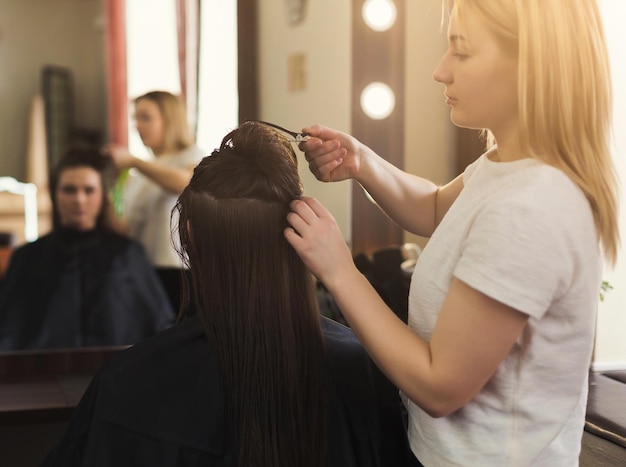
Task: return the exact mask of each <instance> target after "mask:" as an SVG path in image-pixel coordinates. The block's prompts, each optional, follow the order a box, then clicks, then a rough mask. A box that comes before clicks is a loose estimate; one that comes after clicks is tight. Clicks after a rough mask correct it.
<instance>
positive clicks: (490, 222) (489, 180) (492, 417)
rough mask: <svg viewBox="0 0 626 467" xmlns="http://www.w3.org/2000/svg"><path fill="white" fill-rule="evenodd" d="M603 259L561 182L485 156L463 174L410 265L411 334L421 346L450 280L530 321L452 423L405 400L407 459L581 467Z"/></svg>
mask: <svg viewBox="0 0 626 467" xmlns="http://www.w3.org/2000/svg"><path fill="white" fill-rule="evenodd" d="M600 258H601V257H600V250H599V245H598V239H597V235H596V230H595V226H594V220H593V215H592V212H591V208H590V206H589V203H588V201H587V199H586V198H585V196H584V195H583V193H582V191H581V190H580V189H579V188H578V187H577V186H576V185H575V184H574V183H573V182H572V181H571V180H570V179H569V178H568V177H567V176H566V175H565V174H564V173H562V172H561V171H560V170H557V169H555V168H553V167H550V166H548V165H546V164H543V163H541V162H539V161H537V160H534V159H522V160H518V161H514V162H493V161H491V160H489V159H488V158H487V157H486V156H485V155H483V156H482V157H480V158H479V159H478V160H477V161H476V162H475V163H473V164H472V165H470V166H469V167H468V168H467V169H466V171H465V173H464V189H463V190H462V192H461V194H460V195H459V197H458V198H457V200H456V201H455V203H454V204H453V205H452V207H451V208H450V210H449V211H448V213H447V214H446V216H445V217H444V218H443V220H442V221H441V224H440V225H439V227H438V228H437V230H436V231H435V233H434V234H433V236H432V238H431V239H430V240H429V242H428V245H427V246H426V248H425V249H424V251H423V252H422V254H421V255H420V257H419V259H418V262H417V264H416V267H415V270H414V273H413V278H412V281H411V289H410V293H409V326H410V327H411V328H412V329H413V330H415V331H416V332H417V334H419V335H420V336H421V337H423V338H424V339H426V340H427V341H429V340H430V337H431V335H432V331H433V328H434V326H435V322H436V320H437V317H438V315H439V311H440V309H441V305H442V303H443V300H444V298H445V296H446V293H447V291H448V288H449V286H450V282H451V280H452V278H453V277H456V278H458V279H460V280H461V281H463V282H465V283H466V284H468V285H469V286H471V287H473V288H474V289H476V290H478V291H480V292H482V293H484V294H486V295H488V296H490V297H492V298H494V299H496V300H498V301H500V302H502V303H505V304H506V305H509V306H511V307H513V308H515V309H517V310H519V311H521V312H523V313H525V314H528V315H529V320H528V323H527V326H526V327H525V329H524V331H523V332H522V334H521V335H520V336H519V338H518V340H517V343H516V344H515V346H514V347H513V349H512V350H511V352H510V353H509V355H508V356H507V357H506V359H505V360H504V361H503V362H502V363H501V364H500V367H499V368H498V370H497V372H496V374H495V375H494V376H493V377H492V378H491V379H490V380H489V381H488V382H487V384H486V385H485V386H484V387H483V388H482V389H481V391H480V392H479V393H478V394H477V395H476V396H475V397H474V398H473V399H472V400H471V401H470V402H469V403H467V404H466V405H465V406H464V407H462V408H461V409H459V410H458V411H456V412H454V413H453V414H451V415H449V416H447V417H442V418H438V419H435V418H432V417H430V416H429V415H428V414H426V413H425V412H424V411H422V410H421V409H420V408H419V407H417V406H416V405H415V404H413V403H412V402H411V401H409V400H407V399H406V398H404V400H405V404H406V405H407V409H408V411H409V439H410V442H411V448H412V450H413V452H414V453H415V455H416V456H417V457H418V458H419V459H420V461H421V462H422V463H423V464H424V465H425V466H428V467H430V466H450V465H463V466H481V467H484V466H527V465H533V466H535V465H538V466H544V465H545V466H550V467H554V466H573V465H578V456H579V451H580V444H581V437H582V432H583V427H584V420H585V408H586V401H587V377H588V371H589V365H590V362H591V352H592V345H593V339H594V332H595V319H596V311H597V304H598V297H599V291H600V283H601V271H602V264H601V259H600ZM457 312H458V313H463V309H459V310H457Z"/></svg>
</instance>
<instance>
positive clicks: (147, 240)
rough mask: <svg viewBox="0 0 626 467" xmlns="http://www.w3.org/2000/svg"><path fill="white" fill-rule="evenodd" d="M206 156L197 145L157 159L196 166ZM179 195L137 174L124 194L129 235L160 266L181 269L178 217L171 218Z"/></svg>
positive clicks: (175, 164)
mask: <svg viewBox="0 0 626 467" xmlns="http://www.w3.org/2000/svg"><path fill="white" fill-rule="evenodd" d="M205 155H206V154H205V153H204V152H203V151H202V150H201V149H199V148H198V147H196V146H190V147H188V148H186V149H184V150H183V151H181V152H179V153H175V154H164V155H162V156H159V157H158V158H156V159H155V160H154V162H156V163H157V164H163V165H167V166H170V167H180V168H184V167H189V166H190V165H196V164H197V163H198V162H200V160H201V159H202V157H203V156H205ZM177 199H178V196H177V195H175V194H173V193H171V192H169V191H166V190H164V189H163V188H161V187H160V186H159V185H158V184H157V183H154V182H153V181H152V180H150V179H149V178H148V177H146V176H144V175H142V174H141V173H138V172H137V173H134V174H133V175H132V176H131V177H130V178H129V181H128V185H127V188H126V192H125V210H124V212H125V215H126V220H127V222H128V230H129V235H130V236H131V237H133V238H135V239H137V240H139V242H141V244H142V245H143V246H144V248H145V250H146V253H147V254H148V258H150V261H151V262H152V264H153V265H154V266H157V267H175V268H180V267H182V262H181V260H180V258H179V256H178V253H177V252H176V249H175V245H176V247H177V246H178V244H179V240H178V235H177V234H174V235H172V228H173V229H174V231H176V228H177V222H178V218H177V217H173V218H172V225H171V226H170V216H171V213H172V208H173V207H174V205H175V204H176V201H177Z"/></svg>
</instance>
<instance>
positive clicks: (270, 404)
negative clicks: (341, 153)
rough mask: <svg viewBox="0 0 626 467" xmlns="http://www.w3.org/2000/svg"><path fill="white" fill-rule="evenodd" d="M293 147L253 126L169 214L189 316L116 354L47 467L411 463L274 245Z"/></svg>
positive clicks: (392, 396) (388, 408) (382, 393)
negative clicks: (185, 273) (185, 271)
mask: <svg viewBox="0 0 626 467" xmlns="http://www.w3.org/2000/svg"><path fill="white" fill-rule="evenodd" d="M301 195H302V186H301V182H300V178H299V174H298V168H297V159H296V155H295V152H294V149H293V147H292V145H291V143H290V142H288V141H287V139H286V138H285V137H284V136H283V135H282V134H281V133H278V132H276V131H275V130H274V129H273V128H271V127H269V126H267V125H264V124H262V123H259V122H247V123H244V124H242V125H241V126H240V127H239V128H237V129H235V130H233V131H232V132H230V133H229V134H228V135H226V136H225V137H224V139H223V141H222V144H221V146H220V148H219V149H216V150H215V151H214V152H213V153H212V155H211V156H208V157H205V158H204V159H203V160H202V161H201V162H200V164H198V166H197V167H196V168H195V170H194V174H193V177H192V178H191V181H190V182H189V185H188V186H187V187H186V188H185V189H184V191H183V193H182V194H181V196H180V197H179V199H178V202H177V205H176V215H177V217H178V232H179V235H180V243H179V244H180V255H181V257H182V258H185V265H186V266H187V267H188V268H189V271H190V276H191V281H190V283H188V284H187V287H188V288H190V289H191V291H189V290H187V293H186V294H185V295H184V296H185V297H188V296H189V294H190V292H191V293H192V294H193V296H194V297H195V304H196V310H197V313H196V314H195V315H193V316H191V317H188V318H186V319H184V320H182V321H181V322H179V323H178V324H177V325H175V326H174V327H172V328H170V329H168V330H166V331H165V332H163V333H161V334H160V335H158V336H155V337H154V338H151V339H148V340H146V341H144V342H142V343H140V344H137V345H135V346H134V347H132V348H131V349H128V350H126V351H124V352H122V353H120V354H118V355H116V356H114V357H112V358H111V359H110V360H109V361H108V362H107V363H106V364H105V366H104V367H103V369H102V370H101V371H100V372H99V373H98V375H96V377H95V378H94V380H93V382H92V383H91V386H90V387H89V389H88V390H87V392H86V393H85V395H84V396H83V399H82V400H81V402H80V404H79V406H78V407H77V409H76V411H75V413H74V415H73V418H72V421H71V422H70V425H69V428H68V430H67V432H66V434H65V435H64V436H63V437H62V439H61V440H60V442H59V444H58V445H57V447H56V448H55V449H54V450H53V451H52V452H51V453H50V454H49V456H48V457H47V459H46V460H45V461H44V463H43V464H42V465H43V466H46V467H47V466H63V467H68V466H75V465H89V466H119V465H139V466H144V465H145V466H154V465H160V466H204V467H206V466H240V467H243V466H258V467H281V466H284V467H293V466H298V467H309V466H310V467H313V466H315V467H322V466H337V467H351V466H352V467H368V466H380V467H387V466H392V465H393V466H399V467H403V466H411V465H415V464H413V462H414V458H413V457H412V455H411V454H410V450H409V447H408V440H407V438H406V431H405V425H404V418H403V412H402V406H401V402H400V398H399V394H398V391H397V390H396V389H395V388H394V387H393V386H392V385H391V384H390V383H389V381H388V380H387V379H386V378H385V377H384V376H383V375H382V373H381V372H380V371H379V370H378V369H377V368H376V366H375V365H374V364H373V362H372V361H371V360H370V359H369V357H368V356H367V354H366V352H365V351H364V350H363V348H362V347H361V345H360V344H359V342H358V340H357V339H356V337H355V336H354V334H353V333H352V332H351V331H350V330H349V329H348V328H347V327H345V326H343V325H341V324H338V323H336V322H333V321H331V320H329V319H327V318H324V317H322V316H321V315H320V311H319V307H318V304H317V300H316V292H315V280H314V278H313V276H312V275H311V274H310V272H309V271H308V270H307V268H306V266H305V265H304V263H303V262H302V261H301V260H300V258H299V257H298V255H297V253H296V252H295V251H294V250H293V248H291V246H290V245H289V243H288V242H287V240H286V239H285V238H284V236H283V231H284V229H285V228H286V227H287V221H286V217H287V213H288V212H289V205H290V203H291V202H292V201H293V200H294V199H297V198H299V197H300V196H301Z"/></svg>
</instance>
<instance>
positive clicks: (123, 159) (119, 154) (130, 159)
mask: <svg viewBox="0 0 626 467" xmlns="http://www.w3.org/2000/svg"><path fill="white" fill-rule="evenodd" d="M101 152H102V154H104V155H105V156H109V157H110V158H111V161H113V165H115V168H116V169H117V170H119V171H121V170H124V169H128V168H131V167H133V166H134V161H135V157H134V156H133V155H132V154H131V153H130V152H129V151H128V148H125V147H123V146H118V145H116V144H107V145H106V146H103V147H102V149H101Z"/></svg>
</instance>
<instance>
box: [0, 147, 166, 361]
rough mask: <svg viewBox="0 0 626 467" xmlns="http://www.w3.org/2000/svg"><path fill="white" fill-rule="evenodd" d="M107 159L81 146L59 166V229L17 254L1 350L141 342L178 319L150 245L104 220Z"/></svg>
mask: <svg viewBox="0 0 626 467" xmlns="http://www.w3.org/2000/svg"><path fill="white" fill-rule="evenodd" d="M105 162H106V159H105V158H103V157H102V156H101V155H99V154H98V153H97V152H96V151H91V150H86V149H74V150H72V151H70V152H69V153H68V154H67V156H66V157H65V158H64V159H63V160H62V161H61V162H60V163H59V165H58V167H57V168H56V170H55V172H54V173H53V174H52V177H51V181H50V193H51V196H52V206H53V216H54V219H53V224H54V229H53V231H52V232H51V233H49V234H48V235H45V236H43V237H41V238H40V239H38V240H37V241H35V242H33V243H31V244H27V245H24V246H22V247H20V248H18V249H17V250H15V252H14V253H13V255H12V257H11V262H10V264H9V269H8V271H7V275H6V280H5V281H4V283H3V285H2V289H1V290H0V350H17V349H36V348H50V347H78V346H101V345H125V344H135V343H136V342H138V341H140V340H142V339H143V338H145V337H147V336H150V335H152V334H154V333H155V332H156V331H159V330H161V329H164V328H166V327H168V326H169V325H171V324H172V323H173V321H174V317H175V315H174V310H173V309H172V307H171V305H170V303H169V301H168V298H167V295H166V294H165V292H164V290H163V288H162V286H161V283H160V282H159V280H158V278H157V276H156V274H155V272H154V269H153V268H152V266H151V264H150V262H149V261H148V259H147V257H146V255H145V253H144V250H143V248H142V247H141V246H140V245H139V243H137V242H135V241H133V240H130V239H128V238H126V237H123V236H121V235H119V234H116V233H113V232H112V231H110V230H108V229H107V228H105V226H104V225H103V213H104V212H106V211H105V210H106V204H107V202H108V196H107V183H106V181H107V177H106V170H107V166H106V164H105Z"/></svg>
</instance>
